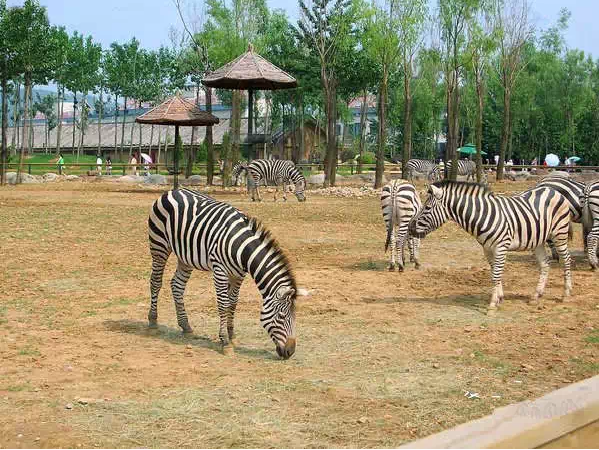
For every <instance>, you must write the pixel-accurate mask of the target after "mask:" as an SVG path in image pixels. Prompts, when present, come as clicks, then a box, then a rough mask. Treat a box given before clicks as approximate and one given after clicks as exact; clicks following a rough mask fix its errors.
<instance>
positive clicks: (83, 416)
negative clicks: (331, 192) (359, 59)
mask: <svg viewBox="0 0 599 450" xmlns="http://www.w3.org/2000/svg"><path fill="white" fill-rule="evenodd" d="M526 187H527V185H525V184H522V183H520V184H516V183H512V184H504V185H500V186H495V187H494V190H495V191H508V190H522V189H525V188H526ZM159 193H160V190H159V189H155V188H154V189H147V188H143V187H141V186H133V187H131V186H128V187H124V186H120V185H115V184H108V183H80V184H69V183H57V184H52V185H29V186H19V187H7V188H5V189H2V190H0V249H1V255H2V258H1V259H0V286H2V289H1V290H0V342H1V345H0V358H1V359H2V364H1V365H0V446H2V447H78V446H82V447H94V446H97V447H380V446H389V447H395V446H398V445H400V444H401V443H404V442H406V441H410V440H413V439H416V438H418V437H422V436H425V435H428V434H431V433H434V432H437V431H440V430H442V429H446V428H448V427H451V426H454V425H456V424H459V423H462V422H465V421H467V420H470V419H473V418H477V417H481V416H483V415H486V414H488V413H490V412H491V411H492V410H493V408H495V407H497V406H501V405H505V404H508V403H513V402H517V401H521V400H524V399H528V398H535V397H539V396H541V395H542V394H544V393H546V392H548V391H550V390H553V389H555V388H557V387H560V386H563V385H564V384H567V383H571V382H574V381H577V380H580V379H583V378H587V377H589V376H592V375H595V374H597V373H599V331H598V324H599V297H598V295H597V292H598V291H597V290H598V288H599V278H598V276H597V275H596V274H593V273H592V272H591V271H590V270H589V268H588V264H587V263H586V261H585V260H584V259H583V256H582V253H581V248H582V242H581V237H580V227H579V226H576V235H575V239H574V241H573V242H572V244H571V248H572V249H573V250H574V252H573V253H574V256H575V260H576V266H575V269H574V291H573V294H574V295H573V297H572V298H571V299H570V300H569V301H567V302H566V303H558V300H559V297H560V295H561V292H562V287H563V279H562V272H561V268H559V267H558V266H557V264H555V263H554V264H552V268H551V273H550V279H549V283H548V289H547V295H546V300H545V303H546V309H544V310H541V311H538V310H536V309H535V308H534V307H532V306H530V305H528V304H526V301H527V300H528V299H529V298H530V297H531V295H532V293H533V290H534V286H535V285H536V281H537V278H538V270H537V267H536V265H535V262H534V258H533V257H532V255H530V254H526V253H513V254H510V255H509V256H508V264H507V267H506V272H505V277H504V281H505V291H506V301H505V302H504V304H503V305H502V308H501V309H500V311H499V313H498V314H497V316H495V317H487V316H486V315H485V312H486V305H487V302H488V299H489V292H490V286H491V284H490V279H489V278H490V275H489V268H488V266H487V264H486V262H485V260H484V256H483V253H482V250H481V248H480V246H479V245H478V244H477V243H476V242H475V241H474V239H473V238H472V237H470V236H468V235H467V234H465V233H464V232H462V231H461V230H459V229H458V227H457V226H455V225H453V224H448V225H446V226H444V227H443V228H442V229H441V230H439V231H437V232H435V233H434V234H432V235H431V236H429V237H427V238H426V239H425V240H424V241H423V243H422V250H421V259H422V262H423V269H422V270H420V271H416V270H414V269H413V267H412V266H411V265H408V268H407V270H406V272H405V273H403V274H399V273H389V272H387V271H386V260H387V256H386V255H384V254H383V245H384V235H385V233H384V226H383V223H382V217H381V214H380V206H379V202H378V199H377V198H376V197H364V198H360V199H356V198H334V197H323V196H312V197H311V198H310V197H309V199H308V202H306V203H305V204H300V203H298V202H297V201H296V200H295V198H293V197H290V200H289V201H288V202H287V203H285V204H284V203H282V202H280V201H279V202H278V203H273V202H272V200H271V199H270V198H269V197H268V196H265V198H266V200H265V201H264V202H262V203H252V202H250V201H248V199H247V197H246V196H245V195H243V194H241V193H239V192H233V193H232V192H223V191H222V190H219V189H216V190H215V192H214V194H213V195H214V196H215V197H216V198H218V199H223V200H226V201H229V202H231V203H232V204H234V205H235V206H237V207H238V208H240V209H241V210H243V211H245V212H247V213H248V214H251V215H254V216H256V217H259V218H260V219H262V220H263V221H264V222H265V224H266V225H267V226H268V227H269V228H270V229H271V230H272V232H273V234H274V235H275V236H276V237H277V238H278V240H279V241H280V243H281V245H282V247H283V248H285V250H286V251H287V253H288V254H289V255H290V257H291V260H292V262H293V264H294V267H295V271H296V274H297V278H298V283H299V286H300V287H303V288H306V289H309V290H311V291H312V292H311V295H310V296H308V297H301V298H300V299H299V301H300V304H299V311H298V349H297V353H296V354H295V355H294V357H293V358H292V359H291V360H289V361H281V360H278V359H277V358H276V356H275V353H274V345H273V344H272V343H271V342H270V340H269V339H268V337H267V335H266V333H265V332H264V331H263V330H262V329H261V327H260V325H259V310H260V296H259V293H258V291H257V289H256V287H255V285H254V284H253V281H252V280H251V279H247V280H246V282H245V283H244V285H243V287H242V290H241V298H240V305H239V307H238V313H237V330H238V336H239V340H240V345H239V347H238V348H237V351H236V355H235V356H234V357H225V356H223V355H222V354H221V353H219V351H218V345H217V342H218V338H217V332H218V325H217V313H216V305H215V294H214V290H213V286H212V280H211V275H210V274H208V273H204V272H194V273H193V275H192V278H191V280H190V283H189V285H188V290H187V292H186V307H187V311H188V313H189V316H190V322H191V325H192V326H193V327H194V330H195V333H196V334H195V336H192V337H190V338H184V337H183V336H182V335H181V333H180V331H179V329H178V328H177V326H176V318H175V314H174V306H173V304H172V298H171V295H170V289H169V286H168V280H169V279H170V276H171V275H172V273H173V271H174V267H175V260H174V258H171V260H170V262H169V266H168V269H167V274H166V276H165V285H164V287H163V291H162V292H161V300H160V304H159V319H158V320H159V323H160V327H159V328H158V329H157V330H150V329H148V328H147V323H146V317H147V310H148V307H149V287H148V281H149V273H150V257H149V252H148V249H147V236H146V223H147V215H148V211H149V207H150V205H151V203H152V202H153V201H154V199H155V198H157V196H158V195H159ZM465 391H473V392H477V393H478V394H479V395H480V397H481V398H480V399H468V398H466V397H465V396H464V392H465Z"/></svg>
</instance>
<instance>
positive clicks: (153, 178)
mask: <svg viewBox="0 0 599 450" xmlns="http://www.w3.org/2000/svg"><path fill="white" fill-rule="evenodd" d="M144 178H145V179H144V183H146V184H168V181H167V179H166V177H165V176H164V175H160V174H152V175H149V176H147V177H144Z"/></svg>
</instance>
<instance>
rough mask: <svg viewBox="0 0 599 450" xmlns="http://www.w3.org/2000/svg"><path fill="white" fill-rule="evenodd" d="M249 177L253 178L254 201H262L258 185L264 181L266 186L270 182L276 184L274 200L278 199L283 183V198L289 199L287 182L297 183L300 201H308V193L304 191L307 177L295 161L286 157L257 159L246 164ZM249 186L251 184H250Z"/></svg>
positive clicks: (297, 195) (296, 192)
mask: <svg viewBox="0 0 599 450" xmlns="http://www.w3.org/2000/svg"><path fill="white" fill-rule="evenodd" d="M246 170H247V173H248V178H251V179H252V180H253V185H252V186H251V191H252V201H255V200H256V196H257V197H258V201H262V197H261V196H260V192H259V190H258V186H259V185H260V182H261V181H262V182H263V183H264V185H265V186H267V185H269V184H274V185H275V196H274V201H275V202H276V201H277V194H278V192H279V185H280V184H282V185H283V200H284V201H287V184H288V183H290V184H291V183H292V184H294V185H295V192H294V193H295V196H296V197H297V200H298V201H300V202H304V201H306V195H305V193H304V191H305V189H306V179H305V178H304V175H303V174H302V172H301V171H300V170H299V169H298V168H297V167H295V164H294V163H293V161H289V160H284V159H255V160H253V161H252V162H251V163H249V164H248V165H247V166H246ZM248 186H250V185H249V184H248Z"/></svg>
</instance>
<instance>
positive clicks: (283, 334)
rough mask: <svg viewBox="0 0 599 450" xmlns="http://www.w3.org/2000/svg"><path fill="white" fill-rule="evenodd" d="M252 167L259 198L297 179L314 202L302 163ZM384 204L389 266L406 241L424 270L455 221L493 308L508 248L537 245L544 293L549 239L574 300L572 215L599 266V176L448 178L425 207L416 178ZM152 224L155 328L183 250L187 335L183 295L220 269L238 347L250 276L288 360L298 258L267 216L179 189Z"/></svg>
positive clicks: (396, 185)
mask: <svg viewBox="0 0 599 450" xmlns="http://www.w3.org/2000/svg"><path fill="white" fill-rule="evenodd" d="M422 167H423V166H421V167H420V168H422ZM432 170H433V171H434V168H433V169H432ZM242 173H245V174H246V175H247V176H248V179H249V180H250V183H248V188H250V187H251V189H252V190H254V191H255V192H253V193H252V199H253V200H254V199H255V197H254V195H257V196H258V199H260V196H259V192H258V186H259V184H260V182H265V183H269V182H274V183H275V184H280V183H282V184H283V185H285V184H286V183H293V184H295V195H296V196H297V198H298V200H300V201H304V200H305V194H304V190H305V185H306V182H305V179H304V177H303V175H301V172H300V171H299V170H298V169H297V168H295V166H294V165H293V163H291V164H288V163H287V162H285V161H272V162H265V160H256V161H253V162H252V163H250V164H248V165H239V166H236V167H235V168H234V176H239V175H241V174H242ZM284 191H285V189H284ZM284 198H285V195H284ZM275 200H276V193H275ZM381 208H382V214H383V219H384V222H385V225H386V230H387V238H386V243H385V249H388V248H389V247H391V260H390V264H389V270H395V268H396V267H397V269H398V270H399V271H403V270H404V265H405V262H404V247H405V245H406V244H407V245H408V248H409V252H410V260H411V261H413V262H414V264H415V267H416V268H419V267H420V261H419V255H418V250H419V246H420V239H422V238H424V237H425V236H426V235H427V234H429V233H431V232H433V231H434V230H436V229H437V228H439V227H440V226H441V225H443V223H445V222H447V221H448V220H453V221H454V222H456V223H457V224H458V225H460V226H461V227H462V228H463V229H464V230H466V231H467V232H469V233H470V234H472V235H473V236H474V237H475V238H476V240H477V241H478V242H479V243H480V244H481V245H482V247H483V250H484V253H485V256H486V258H487V260H488V262H489V264H490V266H491V275H492V280H493V290H492V295H491V300H490V302H489V313H491V312H492V311H494V310H495V309H496V308H497V306H498V305H499V304H500V303H501V302H502V301H503V298H504V293H503V285H502V275H503V270H504V265H505V260H506V254H507V252H508V251H513V250H520V251H522V250H531V251H532V252H533V253H534V254H535V256H536V259H537V262H538V265H539V267H540V272H541V273H540V277H539V281H538V284H537V288H536V291H535V294H534V300H535V301H538V300H540V299H541V297H542V295H543V292H544V289H545V285H546V282H547V278H548V274H549V264H548V261H547V257H546V253H545V243H546V242H551V244H552V249H553V250H555V252H556V253H557V254H558V256H559V259H560V260H561V262H562V263H563V265H564V279H565V283H564V286H565V287H564V297H568V296H569V295H570V292H571V289H572V277H571V268H570V266H571V257H570V253H569V250H568V235H569V228H570V223H571V221H578V222H582V224H583V229H584V236H585V238H586V239H585V243H586V247H587V254H588V257H589V261H590V264H591V266H592V267H593V269H599V264H598V260H597V259H598V258H597V246H598V244H599V181H597V182H595V183H591V184H588V185H586V186H585V185H584V184H582V183H578V182H576V181H573V180H570V179H568V178H562V177H554V176H553V177H552V176H550V177H547V178H545V179H543V180H541V182H539V183H538V184H537V185H536V186H535V187H534V188H532V189H529V190H527V191H525V192H522V193H519V194H516V195H512V196H502V195H497V194H494V193H493V192H491V191H490V190H489V189H488V188H487V187H486V186H484V185H481V184H476V183H469V182H456V181H448V180H442V181H435V182H434V183H432V184H430V185H429V186H428V197H427V199H426V201H425V202H424V204H422V202H421V200H420V197H419V195H418V192H417V190H416V188H415V187H414V185H412V184H411V183H409V182H406V181H403V180H396V181H393V182H392V183H390V184H388V185H387V186H385V187H384V188H383V189H382V191H381ZM148 228H149V232H148V235H149V245H150V253H151V257H152V274H151V278H150V296H151V300H150V310H149V313H148V321H149V325H150V327H156V326H157V319H158V295H159V292H160V289H161V287H162V278H163V274H164V268H165V265H166V262H167V259H168V258H169V256H170V254H171V253H174V254H175V255H176V257H177V268H176V271H175V274H174V276H173V278H172V280H171V290H172V294H173V299H174V302H175V309H176V314H177V322H178V324H179V326H180V327H181V329H182V330H183V332H184V333H190V332H192V329H191V327H190V325H189V320H188V317H187V313H186V311H185V306H184V302H183V294H184V291H185V287H186V284H187V282H188V280H189V278H190V275H191V272H192V271H193V269H198V270H204V271H211V272H212V275H213V282H214V286H215V289H216V294H217V305H218V314H219V319H220V327H219V338H220V341H221V345H222V349H223V353H225V354H231V353H232V352H233V351H234V350H233V348H234V347H233V346H234V345H235V343H236V341H235V329H234V316H235V309H236V306H237V300H238V297H239V290H240V287H241V284H242V282H243V280H244V278H245V276H246V275H247V274H249V275H250V276H251V277H252V278H253V279H254V282H255V283H256V285H257V287H258V290H259V291H260V293H261V295H262V299H263V302H262V311H261V313H260V323H261V324H262V326H263V327H264V328H265V330H266V331H267V333H268V335H269V336H270V338H271V339H272V341H273V342H274V344H275V350H276V352H277V354H278V355H279V356H280V357H282V358H285V359H287V358H289V357H291V356H292V355H293V354H294V352H295V348H296V336H295V304H296V297H297V291H298V288H297V284H296V281H295V277H294V275H293V271H292V269H291V266H290V263H289V260H288V259H287V257H286V256H285V254H284V252H283V251H282V249H281V248H280V247H279V245H278V243H277V242H276V240H275V239H274V238H273V237H272V236H271V235H270V233H269V232H268V231H267V230H266V229H265V228H264V226H262V225H261V224H260V222H259V221H258V220H256V219H254V218H250V217H248V216H246V215H245V214H244V213H243V212H241V211H239V210H238V209H236V208H235V207H233V206H231V205H229V204H228V203H225V202H221V201H218V200H215V199H213V198H212V197H209V196H208V195H205V194H202V193H199V192H195V191H192V190H188V189H179V190H174V191H169V192H167V193H165V194H163V195H162V196H161V197H160V198H159V199H158V200H156V201H155V202H154V204H153V206H152V209H151V211H150V216H149V219H148Z"/></svg>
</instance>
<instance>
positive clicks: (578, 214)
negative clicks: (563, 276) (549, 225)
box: [537, 174, 589, 260]
mask: <svg viewBox="0 0 599 450" xmlns="http://www.w3.org/2000/svg"><path fill="white" fill-rule="evenodd" d="M537 186H546V187H550V188H553V189H555V190H556V191H557V192H559V193H560V194H561V195H562V196H563V197H564V198H565V199H566V202H568V207H569V208H570V215H571V220H572V222H576V223H581V222H582V196H583V192H584V187H585V185H584V183H579V182H578V181H574V180H572V179H570V178H566V177H564V176H560V175H557V176H556V175H553V174H552V175H548V176H546V177H544V178H543V179H542V180H541V181H539V182H538V183H537ZM573 231H574V230H573V229H572V224H570V230H569V235H568V236H569V238H570V239H571V238H572V234H573ZM588 231H589V230H587V227H586V226H585V224H584V223H583V226H582V233H583V241H584V248H585V249H586V248H587V239H586V236H587V234H588ZM548 244H549V248H551V255H552V257H553V259H555V260H557V259H558V254H557V251H556V250H555V246H554V245H553V242H552V241H549V242H548Z"/></svg>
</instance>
